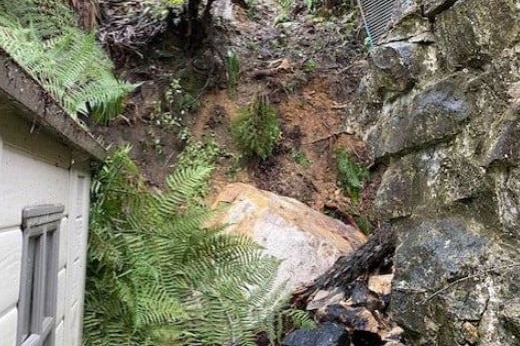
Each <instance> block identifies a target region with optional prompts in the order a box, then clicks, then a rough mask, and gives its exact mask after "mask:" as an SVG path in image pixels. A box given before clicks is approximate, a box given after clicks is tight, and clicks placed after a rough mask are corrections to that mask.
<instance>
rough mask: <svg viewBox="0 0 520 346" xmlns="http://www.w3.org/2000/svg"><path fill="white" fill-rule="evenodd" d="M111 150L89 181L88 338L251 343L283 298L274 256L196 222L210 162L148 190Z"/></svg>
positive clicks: (92, 342) (92, 345)
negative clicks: (277, 284)
mask: <svg viewBox="0 0 520 346" xmlns="http://www.w3.org/2000/svg"><path fill="white" fill-rule="evenodd" d="M128 153H129V149H128V148H127V149H124V150H120V151H118V152H116V153H115V154H114V155H113V156H112V157H111V158H110V159H109V160H108V162H107V165H106V166H105V167H104V168H103V169H102V170H101V171H100V172H99V174H98V175H97V178H96V179H95V182H94V184H93V190H92V192H93V202H94V203H93V206H92V212H91V213H92V214H91V236H90V243H89V253H88V277H87V293H86V303H85V307H86V312H85V332H84V335H85V341H84V342H85V345H88V346H101V345H136V346H137V345H179V344H184V345H201V346H202V345H203V346H209V345H222V344H225V343H228V342H236V343H240V344H241V345H254V343H253V341H254V340H253V336H254V335H255V333H256V332H259V331H261V330H262V329H265V328H268V327H267V326H268V325H269V323H267V322H266V321H269V320H272V316H273V314H274V313H275V311H276V310H277V309H278V308H279V307H280V306H281V303H282V302H285V301H282V299H281V295H280V294H279V292H280V288H279V287H274V286H273V282H274V275H275V273H276V271H277V268H278V262H277V261H275V260H273V259H272V258H268V257H265V256H264V255H263V254H262V252H261V251H260V248H259V247H258V245H257V244H256V243H254V242H253V241H252V240H251V239H249V238H247V237H243V236H232V235H228V234H225V233H223V230H221V229H208V228H204V227H203V226H202V225H203V224H205V222H206V221H207V220H208V218H209V217H210V216H211V212H210V211H209V210H208V209H207V208H206V207H205V206H204V205H203V204H201V200H200V198H198V196H200V194H201V193H202V192H203V191H202V190H204V188H205V184H204V182H205V181H207V180H208V178H209V175H210V174H211V171H212V170H211V167H210V166H207V165H206V166H204V165H202V166H201V165H199V166H192V167H184V168H182V169H180V170H177V171H175V172H174V173H173V174H172V175H171V176H170V177H169V178H168V179H167V182H166V188H165V190H164V191H162V192H152V191H150V190H149V189H148V188H147V187H146V186H145V184H144V182H143V179H142V178H141V176H140V174H139V170H138V169H137V167H136V166H135V164H134V163H133V162H132V161H131V160H130V159H129V157H128Z"/></svg>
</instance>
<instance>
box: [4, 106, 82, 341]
mask: <svg viewBox="0 0 520 346" xmlns="http://www.w3.org/2000/svg"><path fill="white" fill-rule="evenodd" d="M76 156H77V155H76V154H75V153H74V152H73V150H71V149H70V148H68V147H66V146H65V145H62V144H61V143H59V142H58V141H57V140H55V138H54V137H52V136H49V135H47V134H45V133H41V132H39V131H38V130H37V129H36V131H34V129H33V132H32V133H31V124H29V123H27V122H26V121H25V120H23V119H21V118H20V117H19V116H14V115H12V114H9V112H6V111H5V110H4V111H3V110H2V108H1V107H0V345H1V346H15V338H16V331H17V308H16V306H17V303H18V294H19V285H20V273H21V256H22V231H21V228H20V227H21V221H22V210H23V209H24V208H25V207H27V206H31V205H38V204H57V203H59V204H63V205H64V206H65V213H64V218H63V220H62V223H61V227H60V249H59V251H60V255H59V270H58V285H57V286H58V303H57V323H56V330H55V332H56V346H79V345H81V329H82V328H81V325H82V315H83V296H84V282H85V261H86V246H87V227H88V205H89V200H88V198H89V193H88V191H89V185H90V177H89V170H88V166H87V165H86V163H85V162H81V160H79V159H74V158H75V157H76Z"/></svg>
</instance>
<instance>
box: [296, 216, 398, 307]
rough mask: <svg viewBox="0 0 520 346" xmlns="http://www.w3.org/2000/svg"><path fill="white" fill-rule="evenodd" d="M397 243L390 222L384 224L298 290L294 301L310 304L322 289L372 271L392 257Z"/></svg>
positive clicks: (341, 287)
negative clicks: (354, 248)
mask: <svg viewBox="0 0 520 346" xmlns="http://www.w3.org/2000/svg"><path fill="white" fill-rule="evenodd" d="M395 244H396V237H395V232H394V231H393V230H392V229H391V228H390V227H389V226H386V225H385V226H381V227H379V228H378V229H377V231H376V232H375V233H374V234H372V235H371V236H370V238H369V239H368V241H367V242H366V243H365V244H363V245H362V246H360V247H359V248H358V249H357V250H356V251H354V252H353V253H351V254H350V255H348V256H342V257H340V258H338V260H337V261H336V263H335V264H334V265H333V266H332V267H331V268H330V269H329V270H328V271H327V272H325V273H324V274H322V275H321V276H319V277H318V278H317V279H316V280H315V281H314V283H313V284H312V285H310V286H308V287H306V288H304V289H302V290H300V291H298V292H295V293H294V294H293V302H294V303H295V304H296V305H298V306H302V305H306V303H307V301H308V300H309V298H312V297H313V296H314V294H315V293H316V292H318V291H319V290H332V289H334V288H340V289H343V290H345V288H346V287H347V286H348V285H349V284H350V283H351V282H352V281H354V280H355V279H356V278H358V277H359V276H360V275H363V274H368V273H371V272H373V271H374V270H376V269H377V268H379V267H381V266H382V265H383V264H384V263H385V262H387V260H388V259H391V258H392V256H393V254H394V250H395Z"/></svg>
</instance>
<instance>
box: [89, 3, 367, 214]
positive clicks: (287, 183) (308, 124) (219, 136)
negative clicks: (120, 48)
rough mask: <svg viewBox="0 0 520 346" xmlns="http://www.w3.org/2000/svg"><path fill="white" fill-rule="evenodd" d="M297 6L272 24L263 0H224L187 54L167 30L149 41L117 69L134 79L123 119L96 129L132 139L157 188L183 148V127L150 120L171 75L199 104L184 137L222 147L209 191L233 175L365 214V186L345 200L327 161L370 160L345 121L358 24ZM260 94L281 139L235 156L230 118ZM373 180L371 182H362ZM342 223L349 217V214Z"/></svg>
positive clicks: (358, 59) (358, 54)
mask: <svg viewBox="0 0 520 346" xmlns="http://www.w3.org/2000/svg"><path fill="white" fill-rule="evenodd" d="M302 6H303V5H298V3H296V6H294V7H293V8H292V10H291V12H290V13H286V14H285V17H286V18H287V19H286V20H285V21H283V22H282V23H279V24H278V25H275V24H274V23H275V21H276V20H279V19H280V16H281V13H283V11H282V9H281V8H280V6H279V5H278V4H275V3H272V2H271V0H262V1H260V2H256V3H255V5H254V8H253V9H250V10H248V11H247V10H245V9H243V8H241V7H240V6H237V5H235V4H232V3H231V2H230V1H224V0H222V1H219V2H216V8H215V16H216V20H215V31H214V33H213V35H214V37H213V38H211V39H210V41H211V42H212V43H211V44H210V45H208V46H207V48H206V49H203V50H201V51H200V52H198V54H197V56H196V57H195V58H190V57H186V56H184V55H183V53H182V52H181V51H180V50H179V49H178V48H176V47H177V45H176V40H175V38H174V36H173V34H168V35H166V36H163V37H161V38H158V39H157V44H156V46H155V47H154V48H153V49H152V48H151V49H150V51H149V52H148V53H147V55H146V58H145V60H143V59H141V58H131V59H129V60H128V61H125V62H124V64H123V66H122V67H121V69H120V72H121V74H122V75H123V76H125V77H126V78H127V79H129V80H131V81H136V82H137V81H139V82H143V84H142V85H141V87H140V88H139V89H138V91H137V92H136V93H135V95H134V96H133V97H132V98H131V99H130V100H129V102H128V105H127V111H126V112H125V115H124V117H121V118H120V119H117V121H116V123H115V124H112V125H111V126H110V127H97V128H96V129H95V132H96V133H97V134H99V135H101V136H102V137H104V139H105V141H106V142H109V143H115V144H118V145H121V144H131V145H132V146H133V150H132V155H133V156H134V158H135V159H136V161H137V162H138V163H139V164H140V166H141V167H142V168H143V171H144V173H145V175H146V177H147V179H148V180H149V182H150V183H151V184H154V185H157V186H160V185H161V184H162V182H163V181H164V178H165V177H166V175H167V174H168V173H169V172H171V170H172V168H173V167H174V164H175V158H176V155H177V154H178V153H179V152H180V151H181V150H182V148H183V146H184V145H185V142H184V141H183V140H180V139H178V137H179V136H178V134H179V131H181V130H182V129H180V128H175V127H173V128H172V127H165V126H164V125H158V124H157V118H156V113H157V105H158V102H159V101H160V102H161V104H162V105H164V103H165V96H164V94H165V92H166V90H167V88H168V85H169V83H170V80H171V79H172V78H178V79H179V80H181V84H182V86H183V88H184V89H185V90H187V91H189V92H190V93H191V94H192V95H193V96H194V97H195V101H196V102H194V104H195V103H196V104H198V105H199V107H197V109H196V110H195V111H192V112H189V111H188V112H186V113H185V114H184V115H183V116H182V117H181V118H182V119H181V120H182V122H183V123H184V125H185V126H186V128H187V129H188V130H189V133H191V135H192V136H193V137H195V138H197V139H201V140H203V139H204V138H212V139H214V140H215V141H216V142H217V143H218V144H219V146H221V147H222V148H225V151H226V152H227V153H228V155H225V157H222V158H220V159H219V160H218V166H217V170H216V173H215V174H214V179H213V181H212V195H213V194H215V193H217V192H218V191H219V190H220V189H221V187H223V186H224V185H226V184H227V183H230V182H236V181H240V182H247V183H250V184H253V185H255V186H257V187H259V188H261V189H265V190H270V191H273V192H276V193H279V194H281V195H284V196H289V197H293V198H296V199H298V200H300V201H302V202H304V203H306V204H308V205H309V206H311V207H313V208H315V209H317V210H321V211H329V212H330V211H331V210H333V211H334V212H332V213H331V214H333V215H335V216H338V215H342V214H344V215H352V214H358V213H359V212H360V211H363V210H366V209H367V208H368V206H369V204H370V200H371V198H372V194H373V191H375V190H374V189H373V188H368V189H367V191H366V192H363V193H362V198H361V202H360V203H353V202H352V201H351V200H350V198H349V197H347V196H345V195H344V194H343V192H342V191H341V189H340V188H339V187H338V186H337V184H336V174H337V173H336V161H335V150H336V149H338V148H345V149H346V150H347V151H348V153H349V154H350V155H351V157H353V158H354V159H355V160H356V161H357V162H359V163H360V164H362V165H368V164H369V163H370V162H369V158H368V155H367V152H366V150H365V147H364V145H363V142H362V141H361V140H360V139H359V138H357V137H356V136H355V135H354V134H353V133H352V130H351V129H350V128H349V127H348V126H346V124H347V123H348V121H347V120H348V117H349V116H352V114H354V112H355V109H356V91H357V88H358V85H359V81H360V78H361V76H362V75H363V74H364V73H365V70H366V67H367V66H366V65H367V64H366V60H365V53H364V49H363V47H362V45H361V44H360V41H361V39H360V37H359V36H360V32H359V28H360V24H359V23H358V19H357V16H356V15H355V14H350V15H344V16H341V17H338V18H335V17H330V18H324V17H323V16H318V15H313V16H309V15H306V13H305V12H306V11H305V9H304V7H302ZM228 49H233V50H234V51H235V52H236V53H237V55H238V57H239V61H240V65H241V66H240V67H241V74H240V78H239V81H238V87H237V89H236V92H232V91H231V90H229V89H227V88H226V81H225V61H224V58H223V57H224V55H225V54H226V51H227V50H228ZM260 91H261V92H264V93H267V94H268V95H269V98H270V101H271V102H272V104H273V105H274V106H275V108H276V109H277V111H278V113H279V116H280V121H281V128H282V139H281V140H280V142H279V143H278V144H277V146H276V147H275V149H274V151H273V155H272V156H271V157H269V158H268V159H267V160H265V161H261V160H259V159H257V160H249V161H246V160H245V159H241V160H238V159H237V158H238V157H240V151H239V150H238V149H237V148H236V146H235V144H234V143H233V140H232V138H231V135H230V132H229V124H230V122H231V121H232V120H233V118H234V117H235V116H236V111H237V109H238V108H239V107H242V106H244V105H246V104H247V103H248V102H249V101H250V100H251V99H252V98H253V97H254V95H255V94H256V93H257V92H260ZM150 143H151V144H150ZM374 184H377V179H375V180H374V182H372V183H367V186H373V185H374ZM345 221H347V222H350V223H355V222H354V221H353V219H352V218H351V217H347V218H346V220H345Z"/></svg>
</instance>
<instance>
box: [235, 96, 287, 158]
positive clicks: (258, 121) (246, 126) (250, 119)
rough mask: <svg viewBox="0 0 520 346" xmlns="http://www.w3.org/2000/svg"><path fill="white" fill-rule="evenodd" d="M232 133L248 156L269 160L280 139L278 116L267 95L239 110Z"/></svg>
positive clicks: (258, 97) (257, 98)
mask: <svg viewBox="0 0 520 346" xmlns="http://www.w3.org/2000/svg"><path fill="white" fill-rule="evenodd" d="M231 133H232V135H233V138H234V139H235V141H236V142H237V144H238V145H239V146H240V147H241V149H242V150H243V151H244V154H245V155H246V156H258V157H260V158H261V159H262V160H265V159H267V158H268V157H269V156H270V155H271V153H272V151H273V146H274V145H275V143H276V142H277V141H278V139H280V134H281V132H280V124H279V120H278V114H277V113H276V111H275V109H274V108H273V106H272V105H271V104H270V103H269V99H268V98H267V96H266V95H260V96H257V97H256V99H255V101H254V102H252V103H251V104H249V105H248V106H247V107H245V108H243V109H241V110H239V114H238V118H237V119H236V120H235V121H234V122H233V123H232V124H231Z"/></svg>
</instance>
